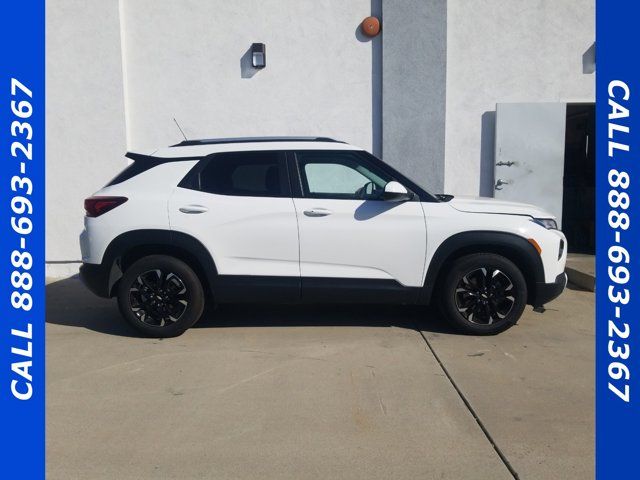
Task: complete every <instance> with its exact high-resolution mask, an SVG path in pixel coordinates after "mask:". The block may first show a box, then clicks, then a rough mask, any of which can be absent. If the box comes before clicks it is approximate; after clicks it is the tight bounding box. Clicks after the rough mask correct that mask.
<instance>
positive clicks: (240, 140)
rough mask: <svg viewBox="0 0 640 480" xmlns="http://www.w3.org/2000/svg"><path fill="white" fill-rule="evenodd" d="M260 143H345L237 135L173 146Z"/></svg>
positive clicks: (319, 138) (332, 140)
mask: <svg viewBox="0 0 640 480" xmlns="http://www.w3.org/2000/svg"><path fill="white" fill-rule="evenodd" d="M254 142H256V143H258V142H333V143H345V142H343V141H340V140H335V139H333V138H329V137H235V138H205V139H200V140H184V141H182V142H180V143H176V144H175V145H171V146H172V147H187V146H192V145H216V144H220V143H254Z"/></svg>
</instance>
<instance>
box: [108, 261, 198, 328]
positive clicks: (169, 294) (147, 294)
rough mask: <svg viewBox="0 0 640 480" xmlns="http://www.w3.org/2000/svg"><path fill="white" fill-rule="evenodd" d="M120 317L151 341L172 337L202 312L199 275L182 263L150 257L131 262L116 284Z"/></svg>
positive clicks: (192, 322)
mask: <svg viewBox="0 0 640 480" xmlns="http://www.w3.org/2000/svg"><path fill="white" fill-rule="evenodd" d="M117 296H118V306H119V307H120V313H121V314H122V316H123V317H124V318H125V319H126V320H127V321H128V322H129V323H130V324H131V325H132V326H133V327H135V328H136V329H137V330H139V331H140V332H142V333H144V334H145V335H147V336H151V337H175V336H178V335H180V334H182V333H183V332H184V331H185V330H187V329H188V328H189V327H191V326H192V325H193V324H194V323H196V322H197V321H198V319H199V318H200V317H201V316H202V312H203V311H204V304H205V298H204V289H203V287H202V283H201V281H200V279H199V278H198V275H196V273H195V272H194V271H193V269H192V268H191V267H190V266H189V265H187V264H186V263H185V262H183V261H182V260H179V259H177V258H174V257H171V256H168V255H149V256H148V257H143V258H141V259H140V260H137V261H136V262H134V263H133V264H132V265H131V266H130V267H129V268H127V269H126V271H125V272H124V275H123V277H122V278H121V279H120V281H119V283H118V291H117Z"/></svg>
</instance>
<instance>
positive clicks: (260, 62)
mask: <svg viewBox="0 0 640 480" xmlns="http://www.w3.org/2000/svg"><path fill="white" fill-rule="evenodd" d="M251 66H253V68H264V67H266V66H267V47H266V46H265V44H264V43H252V44H251Z"/></svg>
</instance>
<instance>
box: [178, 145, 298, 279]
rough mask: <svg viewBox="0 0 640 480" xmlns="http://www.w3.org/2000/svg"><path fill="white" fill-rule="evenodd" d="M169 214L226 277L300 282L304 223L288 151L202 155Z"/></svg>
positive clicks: (219, 272) (179, 187)
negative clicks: (286, 155) (298, 214)
mask: <svg viewBox="0 0 640 480" xmlns="http://www.w3.org/2000/svg"><path fill="white" fill-rule="evenodd" d="M169 218H170V223H171V228H172V230H178V231H181V232H184V233H187V234H189V235H192V236H193V237H195V238H196V239H198V240H199V241H200V242H202V243H203V244H204V246H205V247H206V248H207V249H208V250H209V252H210V253H211V255H212V257H213V259H214V262H215V264H216V267H217V269H218V274H219V275H220V276H221V277H226V276H235V277H239V276H244V277H257V276H259V277H289V278H291V280H292V281H293V282H292V284H296V285H297V284H299V277H300V267H299V256H298V227H297V221H296V212H295V208H294V205H293V200H292V199H291V194H290V186H289V180H288V175H287V169H286V163H285V159H284V154H283V153H280V152H277V151H252V152H230V153H218V154H214V155H211V156H210V157H208V158H206V159H204V160H202V161H201V162H200V163H199V164H198V165H197V166H196V167H195V169H194V171H192V172H191V173H190V174H189V175H187V177H186V178H185V180H183V182H182V183H181V184H180V186H178V188H176V190H175V191H174V193H173V195H172V196H171V199H170V201H169ZM223 280H224V279H223ZM233 280H234V281H236V283H237V282H238V281H239V280H240V279H239V278H235V279H233ZM265 285H267V284H266V283H265ZM296 291H297V290H296Z"/></svg>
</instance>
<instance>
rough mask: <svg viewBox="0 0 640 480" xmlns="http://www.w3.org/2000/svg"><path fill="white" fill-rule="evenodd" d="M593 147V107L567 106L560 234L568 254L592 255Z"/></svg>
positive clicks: (593, 214) (593, 205)
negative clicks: (565, 238)
mask: <svg viewBox="0 0 640 480" xmlns="http://www.w3.org/2000/svg"><path fill="white" fill-rule="evenodd" d="M595 147H596V145H595V105H594V104H593V103H579V104H567V128H566V137H565V151H564V181H563V200H562V231H563V232H564V234H565V235H566V236H567V241H568V243H569V252H571V253H587V254H594V253H595V243H596V242H595V217H596V204H595V186H596V177H595V170H596V162H595V151H596V148H595Z"/></svg>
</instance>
